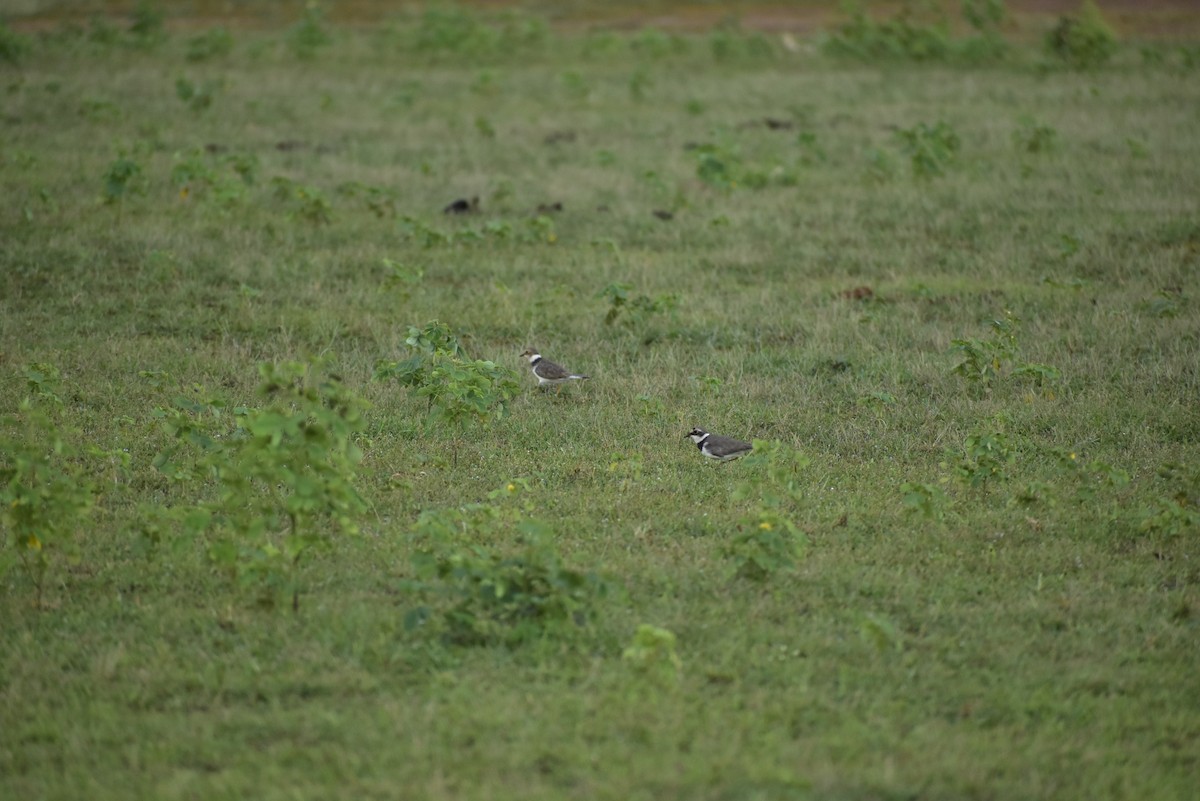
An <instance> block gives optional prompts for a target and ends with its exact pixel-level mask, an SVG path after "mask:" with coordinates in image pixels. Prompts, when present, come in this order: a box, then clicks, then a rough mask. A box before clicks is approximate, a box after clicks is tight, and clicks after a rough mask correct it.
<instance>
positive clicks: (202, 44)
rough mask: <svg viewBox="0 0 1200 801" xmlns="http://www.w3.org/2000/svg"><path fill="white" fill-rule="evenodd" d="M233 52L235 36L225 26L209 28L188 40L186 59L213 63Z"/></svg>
mask: <svg viewBox="0 0 1200 801" xmlns="http://www.w3.org/2000/svg"><path fill="white" fill-rule="evenodd" d="M231 52H233V35H232V34H230V33H229V29H228V28H225V27H224V26H217V27H215V28H209V29H208V30H207V31H204V32H203V33H198V34H196V35H195V36H193V37H191V38H190V39H188V40H187V50H186V51H185V53H184V57H185V58H186V59H187V60H188V61H192V62H200V61H211V60H213V59H216V58H221V57H222V56H227V55H229V54H230V53H231Z"/></svg>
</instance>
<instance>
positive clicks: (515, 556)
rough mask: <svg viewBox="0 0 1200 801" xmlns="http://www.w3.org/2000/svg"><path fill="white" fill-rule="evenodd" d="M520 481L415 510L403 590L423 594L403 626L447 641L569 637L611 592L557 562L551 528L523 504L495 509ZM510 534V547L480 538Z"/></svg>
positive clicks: (515, 492)
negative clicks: (474, 499)
mask: <svg viewBox="0 0 1200 801" xmlns="http://www.w3.org/2000/svg"><path fill="white" fill-rule="evenodd" d="M526 489H527V485H526V484H525V483H524V482H517V481H514V482H509V484H508V485H507V486H506V487H505V488H502V489H501V490H497V491H495V492H493V493H490V494H489V500H491V501H492V503H489V504H475V505H471V506H467V507H463V508H461V509H451V510H436V511H427V512H423V513H422V514H421V516H420V518H419V519H418V521H417V524H416V527H415V529H414V532H413V536H414V543H415V545H416V553H415V554H414V556H413V570H414V573H415V575H416V580H415V581H413V582H408V583H406V585H405V587H406V589H408V590H410V591H412V592H415V593H417V594H419V595H422V596H425V597H426V598H428V599H430V601H431V603H427V604H424V605H421V606H419V607H417V608H415V609H414V610H412V611H411V612H410V613H409V614H408V616H407V618H406V623H407V625H408V626H409V627H410V628H417V627H425V626H430V627H431V629H432V631H434V632H436V633H437V634H438V635H439V636H440V637H442V638H443V639H444V640H446V641H447V642H449V643H451V644H455V645H466V646H474V645H491V644H497V643H498V644H506V645H510V646H516V645H520V644H522V643H526V642H530V641H535V640H539V639H543V638H547V637H562V638H568V639H569V638H570V637H572V636H573V635H574V634H575V633H576V632H577V631H578V630H579V629H580V627H581V626H584V625H586V624H587V623H589V622H590V621H591V620H592V619H593V617H594V615H595V611H596V603H597V601H598V600H599V599H601V598H603V597H604V596H606V595H607V594H608V593H609V592H610V591H612V589H613V585H612V584H611V582H609V581H608V580H607V579H604V578H602V577H601V576H599V575H598V574H595V573H591V572H582V571H578V570H573V569H571V568H568V567H566V566H564V565H563V563H562V560H561V558H560V557H559V555H558V553H557V552H556V551H555V549H554V547H553V544H552V540H553V532H552V531H551V530H550V529H549V527H547V526H546V525H545V524H544V523H541V522H539V521H537V520H535V519H532V518H528V517H527V516H526V513H527V512H528V505H526V506H525V507H524V509H523V510H522V509H512V508H511V507H510V508H507V509H505V508H503V507H502V506H501V504H502V503H503V499H505V498H511V497H514V496H519V495H520V494H522V492H523V491H524V490H526ZM513 531H515V532H517V533H518V534H519V536H520V544H519V545H518V546H517V547H516V548H515V549H514V548H504V547H495V546H488V545H486V544H485V543H486V542H488V541H494V540H496V539H499V538H500V537H503V536H507V535H508V534H509V533H510V532H513Z"/></svg>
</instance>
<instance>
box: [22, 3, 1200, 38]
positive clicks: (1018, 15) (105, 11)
mask: <svg viewBox="0 0 1200 801" xmlns="http://www.w3.org/2000/svg"><path fill="white" fill-rule="evenodd" d="M940 4H941V5H942V6H943V7H944V8H945V9H946V10H947V11H948V12H949V14H950V17H951V18H953V19H958V18H959V17H960V14H959V13H958V9H959V6H960V2H959V0H941V3H940ZM1096 4H1097V6H1098V7H1099V8H1100V10H1101V12H1102V13H1103V14H1104V16H1105V18H1106V19H1107V20H1108V21H1109V23H1110V24H1111V25H1112V26H1113V28H1114V29H1116V31H1117V33H1118V34H1119V35H1120V36H1121V37H1122V38H1134V39H1160V40H1175V41H1196V40H1200V0H1097V3H1096ZM322 5H323V6H324V7H325V8H326V9H328V12H329V16H330V18H331V19H332V20H333V21H335V22H337V23H340V24H352V25H363V24H370V23H373V22H378V21H382V20H387V19H390V18H393V17H395V16H397V15H400V14H403V13H406V12H408V13H412V12H414V11H416V10H419V9H420V8H421V7H422V6H423V5H426V4H425V3H421V2H405V1H404V0H336V2H335V1H334V0H327V1H326V2H324V3H322ZM461 5H463V6H465V7H475V8H486V9H490V10H500V9H504V8H520V9H525V10H529V11H533V12H536V13H539V14H542V15H543V16H545V17H546V18H547V19H549V20H551V21H552V22H553V23H554V24H555V25H556V26H562V27H564V28H587V27H605V28H616V29H632V28H638V27H642V26H654V27H657V28H661V29H665V30H706V29H710V28H712V27H713V26H715V25H719V24H721V23H722V22H724V21H727V20H731V19H734V20H737V22H738V23H739V24H740V25H741V26H742V27H743V28H747V29H751V30H762V31H771V32H780V33H782V32H788V33H791V34H794V35H797V36H801V37H802V36H805V35H809V34H813V33H816V32H817V31H820V30H822V29H827V28H830V27H833V26H835V25H837V24H838V23H839V22H840V21H842V20H844V19H845V14H844V12H843V11H842V9H841V3H840V2H833V1H832V0H793V1H792V2H773V3H772V2H756V1H755V0H728V1H727V2H712V0H709V1H708V2H705V1H704V0H691V1H690V2H689V1H688V0H644V1H643V2H640V3H639V2H630V0H609V1H605V0H554V1H551V0H533V1H532V2H530V1H529V0H526V2H512V0H476V1H475V2H464V3H461ZM862 5H864V6H866V7H867V8H869V9H870V11H871V14H872V15H873V16H877V17H881V18H882V17H889V16H892V15H894V14H895V13H897V12H898V11H899V9H900V8H901V6H902V5H903V4H902V3H901V2H899V1H898V0H889V1H888V2H863V3H862ZM1005 5H1006V7H1007V9H1008V11H1009V20H1008V22H1007V23H1006V25H1005V28H1006V33H1007V34H1008V35H1009V36H1011V37H1014V38H1017V39H1021V38H1036V37H1037V36H1040V35H1041V33H1043V32H1044V31H1045V30H1047V29H1048V28H1050V27H1051V26H1052V25H1053V23H1054V20H1056V19H1057V18H1058V17H1060V16H1063V15H1066V14H1072V13H1075V12H1076V11H1078V9H1079V6H1080V0H1008V2H1006V3H1005ZM135 6H136V0H0V18H4V19H7V21H8V23H9V24H10V25H11V26H12V27H13V28H14V29H15V30H18V31H26V32H28V31H34V30H39V29H43V30H44V29H46V28H53V27H55V26H57V25H59V24H61V23H63V22H74V23H78V24H83V23H86V22H87V21H88V20H90V19H91V18H92V17H94V16H96V15H105V16H114V17H121V16H128V15H129V14H130V13H131V12H132V9H133V8H134V7H135ZM157 7H158V8H159V9H160V10H161V11H162V12H163V13H164V15H165V17H166V20H167V24H168V26H169V27H171V28H172V29H195V28H203V27H209V26H212V25H216V24H222V25H226V26H229V27H238V28H272V27H279V26H282V25H288V24H291V23H292V22H293V21H294V20H295V19H296V17H297V15H298V14H299V13H300V12H299V9H300V7H301V4H299V3H297V2H294V1H293V2H288V1H287V0H257V2H254V3H245V2H239V0H159V2H158V3H157Z"/></svg>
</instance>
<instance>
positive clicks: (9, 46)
mask: <svg viewBox="0 0 1200 801" xmlns="http://www.w3.org/2000/svg"><path fill="white" fill-rule="evenodd" d="M29 50H30V47H29V40H28V39H27V38H25V37H24V36H22V35H20V34H19V33H17V32H16V31H14V30H13V29H12V28H10V27H8V23H7V22H5V21H4V20H3V19H0V62H4V63H7V64H11V65H13V66H14V67H15V66H19V65H20V63H21V62H22V61H24V60H25V56H26V55H28V53H29Z"/></svg>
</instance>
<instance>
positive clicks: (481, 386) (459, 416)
mask: <svg viewBox="0 0 1200 801" xmlns="http://www.w3.org/2000/svg"><path fill="white" fill-rule="evenodd" d="M405 344H406V345H407V346H408V347H409V350H410V351H411V355H410V356H409V358H408V359H405V360H403V361H397V362H388V361H381V362H379V363H378V364H376V366H375V378H376V380H388V379H394V380H396V381H398V382H399V383H400V384H402V385H404V386H407V387H409V389H410V390H411V391H412V392H413V394H414V395H415V396H416V397H420V398H425V399H426V400H427V401H428V410H429V416H430V418H431V419H435V420H438V421H440V422H443V423H446V424H447V425H449V426H450V427H451V428H452V429H453V430H454V431H455V437H454V439H453V441H452V444H453V449H454V463H455V464H456V465H457V463H458V441H459V437H460V436H461V435H462V433H463V432H464V431H465V429H466V427H467V426H468V425H469V424H471V423H477V424H480V425H485V426H486V425H490V424H491V423H492V422H494V421H495V420H498V419H500V418H502V417H503V416H504V415H505V414H506V413H507V411H508V404H509V402H510V401H512V399H513V398H515V397H516V396H517V394H518V392H519V391H520V385H519V384H518V383H517V377H516V374H515V373H514V372H513V371H512V370H510V369H509V368H507V367H503V366H501V365H498V364H496V363H495V362H491V361H487V360H484V359H471V358H469V357H468V356H467V355H466V353H465V351H464V350H463V347H462V345H461V344H460V342H459V339H458V337H457V336H456V335H455V334H454V333H453V332H452V331H451V329H450V327H449V326H447V325H445V324H443V323H441V322H439V321H437V320H433V321H432V322H430V323H427V324H426V325H425V327H424V328H417V327H415V326H410V327H409V329H408V338H407V339H406V340H405Z"/></svg>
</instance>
